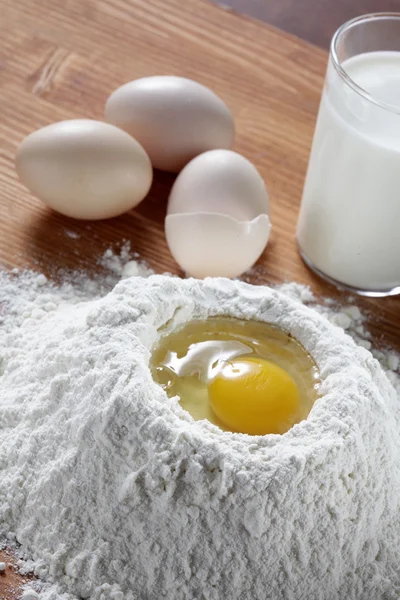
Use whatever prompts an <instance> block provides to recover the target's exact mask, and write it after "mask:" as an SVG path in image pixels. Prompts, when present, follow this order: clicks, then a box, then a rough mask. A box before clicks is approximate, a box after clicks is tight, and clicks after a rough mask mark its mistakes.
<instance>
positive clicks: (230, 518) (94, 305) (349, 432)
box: [0, 247, 400, 600]
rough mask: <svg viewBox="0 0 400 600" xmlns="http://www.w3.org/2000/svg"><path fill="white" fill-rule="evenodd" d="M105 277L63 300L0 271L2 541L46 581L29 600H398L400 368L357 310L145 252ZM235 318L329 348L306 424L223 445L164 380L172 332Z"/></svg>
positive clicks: (84, 283)
mask: <svg viewBox="0 0 400 600" xmlns="http://www.w3.org/2000/svg"><path fill="white" fill-rule="evenodd" d="M102 266H103V268H104V272H103V274H102V275H101V276H99V277H98V278H95V279H93V278H89V277H88V276H87V275H85V274H84V273H80V274H79V273H78V274H77V273H72V274H64V276H63V277H62V280H63V283H62V284H60V285H58V286H57V285H55V284H54V283H51V282H50V281H48V280H47V279H46V278H45V277H44V276H42V275H38V274H34V273H32V272H22V273H14V274H13V275H11V276H10V275H8V274H6V273H0V317H1V320H2V326H1V328H0V394H1V396H0V397H1V405H0V472H1V473H0V531H2V532H3V534H4V535H5V536H7V537H8V539H9V540H13V539H14V538H16V540H17V541H18V543H20V544H21V552H22V553H23V556H24V557H25V559H26V561H25V562H24V564H22V563H21V567H23V568H25V569H26V570H28V569H33V570H34V571H35V573H36V574H37V575H38V576H39V577H41V578H42V579H43V580H45V581H46V582H47V584H46V585H44V586H43V588H42V589H41V590H40V589H39V588H37V589H36V588H35V589H33V588H32V587H30V588H27V589H26V590H25V592H24V596H23V600H36V599H37V598H38V593H37V592H38V591H40V594H39V598H40V599H41V600H56V599H58V598H62V600H75V599H76V598H91V599H93V600H160V599H161V598H168V599H169V600H202V599H204V600H222V599H225V598H229V599H230V600H269V599H271V600H279V599H282V600H283V599H285V600H286V599H287V600H303V599H306V598H307V599H310V600H314V599H315V600H316V599H318V600H392V599H393V600H394V599H395V598H396V599H398V598H399V595H400V567H399V565H400V547H399V535H400V516H399V504H400V498H399V493H398V490H399V487H400V464H399V460H398V456H399V452H400V434H399V428H400V413H399V410H400V404H399V394H400V384H399V382H400V377H399V375H398V373H397V371H398V368H399V357H398V356H397V354H396V353H394V352H392V351H389V350H388V351H377V350H375V349H373V348H372V353H373V354H374V356H375V358H377V359H378V360H379V362H378V361H377V360H375V359H374V358H373V357H372V355H371V353H370V352H369V351H368V350H367V349H366V347H367V346H368V345H370V340H369V339H368V335H367V332H366V329H365V326H364V318H363V315H362V314H361V313H360V311H359V310H358V308H357V307H356V306H354V305H351V306H349V307H347V308H338V307H336V306H335V305H332V303H330V302H328V303H326V304H325V305H317V303H316V302H315V299H314V298H313V296H312V294H311V292H310V290H309V289H308V288H306V287H304V286H301V285H298V284H294V283H290V284H285V285H282V286H280V287H279V288H277V289H275V290H272V289H270V288H265V287H252V286H248V285H246V284H244V283H240V282H232V281H227V280H222V279H219V280H218V279H217V280H206V281H204V282H198V281H194V280H180V279H178V278H171V277H165V276H150V275H151V271H150V270H149V269H147V267H145V266H144V265H141V264H140V263H138V262H137V261H132V260H130V257H129V248H127V247H125V248H123V250H122V253H121V255H120V256H116V255H114V254H113V253H112V252H110V251H108V252H107V253H106V254H105V256H104V257H103V260H102ZM124 277H130V278H129V279H126V280H123V281H121V282H120V283H118V285H117V286H116V287H115V289H114V291H112V293H110V294H108V295H106V294H107V293H108V292H109V291H110V290H111V289H112V288H113V287H114V285H115V284H116V283H117V281H118V280H119V279H121V278H124ZM305 305H310V306H312V307H313V308H311V309H310V308H308V307H307V306H305ZM218 314H226V315H232V316H238V317H241V318H255V319H262V320H266V321H269V322H274V323H277V324H278V325H281V326H282V327H284V328H285V329H286V330H288V331H290V332H291V333H292V334H293V335H295V336H296V337H297V338H298V339H299V340H300V341H301V342H302V343H303V344H304V346H305V347H306V348H307V349H308V350H309V351H310V352H311V353H312V355H313V356H314V358H315V359H316V360H317V362H318V364H319V367H320V371H321V375H322V378H323V384H322V391H323V397H322V398H321V399H320V400H318V401H317V403H316V405H315V407H314V408H313V410H312V412H311V414H310V416H309V418H308V419H307V420H306V421H303V422H302V423H300V424H298V425H296V426H295V427H294V428H292V430H290V431H289V432H288V433H286V434H285V435H283V436H277V435H270V436H264V437H256V436H254V437H252V436H246V435H242V434H233V433H228V432H222V431H220V430H219V429H218V428H216V427H215V426H213V425H212V424H211V423H208V422H195V421H193V419H192V418H191V417H190V415H188V414H187V413H186V412H185V411H183V410H182V409H181V408H180V405H179V403H178V402H177V400H176V399H169V398H168V397H167V396H166V395H165V393H164V392H163V390H162V389H161V388H159V387H158V386H156V385H155V383H154V382H153V381H152V379H151V377H150V374H149V370H148V368H147V365H148V361H149V357H150V351H151V348H152V345H153V344H154V342H155V341H156V339H157V337H158V335H159V330H160V329H162V330H163V331H164V332H167V331H169V330H171V329H173V328H174V327H176V326H178V325H179V324H181V323H183V322H185V321H186V320H188V319H192V318H206V317H207V316H209V315H218ZM344 329H345V330H346V332H347V333H349V334H350V336H351V337H352V338H354V340H355V341H356V342H357V345H356V343H354V341H353V340H352V339H351V337H349V336H348V335H346V334H345V333H344V332H343V330H344ZM362 346H364V347H362ZM385 373H386V374H385ZM35 590H36V591H35ZM29 594H31V595H29ZM28 595H29V597H28Z"/></svg>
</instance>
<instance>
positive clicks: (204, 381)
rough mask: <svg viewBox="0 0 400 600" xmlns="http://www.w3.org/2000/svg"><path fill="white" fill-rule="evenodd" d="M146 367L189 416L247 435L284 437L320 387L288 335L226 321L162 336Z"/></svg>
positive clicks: (309, 361) (311, 362) (214, 320)
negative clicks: (275, 434) (178, 400)
mask: <svg viewBox="0 0 400 600" xmlns="http://www.w3.org/2000/svg"><path fill="white" fill-rule="evenodd" d="M151 368H152V373H153V377H154V379H155V381H157V382H158V383H160V384H161V385H162V387H163V389H165V390H166V392H167V394H168V395H169V396H170V397H171V396H178V397H179V398H180V404H181V406H182V407H183V408H184V409H185V410H187V411H188V412H189V413H190V414H191V415H192V417H193V418H194V419H196V420H200V419H208V420H209V421H210V422H211V423H214V424H215V425H217V426H218V427H220V428H221V429H224V430H227V431H237V432H241V433H248V434H251V435H264V434H267V433H281V434H282V433H285V432H286V431H288V429H290V427H292V426H293V425H294V424H295V423H298V422H299V421H301V420H302V419H305V418H306V417H307V415H308V413H309V412H310V410H311V408H312V405H313V404H314V402H315V400H316V398H317V390H318V385H319V383H318V369H317V366H316V364H315V362H314V360H313V359H312V357H311V356H310V354H309V353H308V352H307V351H306V350H305V349H304V348H303V346H302V345H301V344H300V343H299V342H298V341H297V340H296V339H295V338H294V337H293V336H292V335H290V334H288V333H286V332H285V331H282V330H281V329H280V328H279V327H277V326H272V325H270V324H267V323H262V322H259V321H244V320H239V319H233V318H227V317H211V318H209V319H207V320H204V321H201V320H199V321H192V322H189V323H187V324H185V325H183V326H182V327H181V328H179V329H178V330H177V331H175V332H172V333H170V334H169V335H167V336H163V337H161V339H160V341H159V343H158V345H157V347H156V348H155V349H154V351H153V356H152V362H151Z"/></svg>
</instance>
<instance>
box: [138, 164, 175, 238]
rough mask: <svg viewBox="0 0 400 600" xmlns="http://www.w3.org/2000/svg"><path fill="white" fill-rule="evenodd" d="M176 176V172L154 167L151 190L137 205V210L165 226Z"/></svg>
mask: <svg viewBox="0 0 400 600" xmlns="http://www.w3.org/2000/svg"><path fill="white" fill-rule="evenodd" d="M176 177H177V174H176V173H167V172H166V171H159V170H158V169H154V174H153V183H152V185H151V188H150V191H149V193H148V195H147V197H146V198H145V199H144V200H143V202H141V203H140V204H139V205H138V206H137V208H136V212H138V213H139V214H141V215H143V216H144V217H147V218H149V219H151V220H152V221H154V222H155V223H159V224H161V225H162V227H164V220H165V216H166V214H167V205H168V197H169V194H170V191H171V188H172V186H173V184H174V181H175V179H176Z"/></svg>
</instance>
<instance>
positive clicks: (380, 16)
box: [329, 12, 400, 115]
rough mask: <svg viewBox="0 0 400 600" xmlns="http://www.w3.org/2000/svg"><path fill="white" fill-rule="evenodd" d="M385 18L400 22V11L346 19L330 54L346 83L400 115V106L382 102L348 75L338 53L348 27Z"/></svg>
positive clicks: (362, 94) (333, 41)
mask: <svg viewBox="0 0 400 600" xmlns="http://www.w3.org/2000/svg"><path fill="white" fill-rule="evenodd" d="M384 19H392V20H396V21H399V22H400V12H375V13H369V14H366V15H361V16H359V17H354V18H353V19H350V20H349V21H346V22H345V23H343V25H341V26H340V27H339V29H337V30H336V32H335V33H334V35H333V37H332V41H331V45H330V52H329V56H330V58H331V59H332V63H333V66H334V67H335V70H336V72H337V73H338V75H339V77H341V78H342V79H343V81H344V82H345V83H347V85H348V86H349V87H351V88H352V89H353V90H354V91H355V92H356V93H357V94H359V95H360V96H362V97H363V98H365V99H366V100H368V101H369V102H371V103H372V104H375V105H376V106H379V107H380V108H382V109H384V110H387V111H389V112H391V113H394V114H396V115H400V106H399V107H397V106H394V105H393V104H388V103H386V102H382V101H381V100H378V99H377V98H375V97H374V96H373V95H372V94H370V93H369V92H367V90H364V88H363V87H361V86H360V85H358V84H357V83H356V82H355V81H353V79H352V78H351V77H350V75H348V73H347V72H346V71H345V69H344V68H343V67H342V64H341V61H340V60H339V57H338V53H337V45H338V43H339V41H340V38H341V37H342V34H343V33H344V32H345V31H347V30H348V29H351V28H352V27H354V26H355V25H358V24H359V23H363V22H367V21H379V20H384Z"/></svg>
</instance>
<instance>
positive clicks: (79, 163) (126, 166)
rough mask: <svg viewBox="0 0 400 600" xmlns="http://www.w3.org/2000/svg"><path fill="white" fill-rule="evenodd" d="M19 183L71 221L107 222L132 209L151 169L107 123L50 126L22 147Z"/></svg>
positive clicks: (143, 155) (140, 153)
mask: <svg viewBox="0 0 400 600" xmlns="http://www.w3.org/2000/svg"><path fill="white" fill-rule="evenodd" d="M16 168H17V172H18V175H19V177H20V179H21V181H22V182H23V183H24V184H25V185H26V187H27V188H28V189H29V190H30V191H31V192H32V193H33V194H35V195H36V196H38V198H40V199H41V200H42V201H43V202H44V203H45V204H47V205H48V206H50V207H51V208H53V209H54V210H56V211H58V212H60V213H62V214H64V215H67V216H69V217H74V218H76V219H107V218H109V217H115V216H117V215H119V214H121V213H124V212H126V211H128V210H130V209H131V208H133V207H135V206H136V205H137V204H139V202H140V201H141V200H143V198H144V197H145V196H146V194H147V192H148V191H149V189H150V186H151V182H152V178H153V170H152V167H151V163H150V159H149V157H148V156H147V154H146V152H145V151H144V149H143V148H142V146H141V145H140V144H139V143H138V142H137V141H136V140H134V139H133V138H132V137H131V136H130V135H128V134H127V133H126V132H125V131H122V130H121V129H118V128H117V127H115V126H114V125H110V124H109V123H102V122H100V121H92V120H90V119H74V120H71V121H61V122H59V123H53V124H52V125H48V126H47V127H43V129H39V130H38V131H35V132H33V133H31V134H30V135H28V137H26V138H25V139H24V141H23V142H22V143H21V145H20V147H19V149H18V152H17V156H16Z"/></svg>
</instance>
